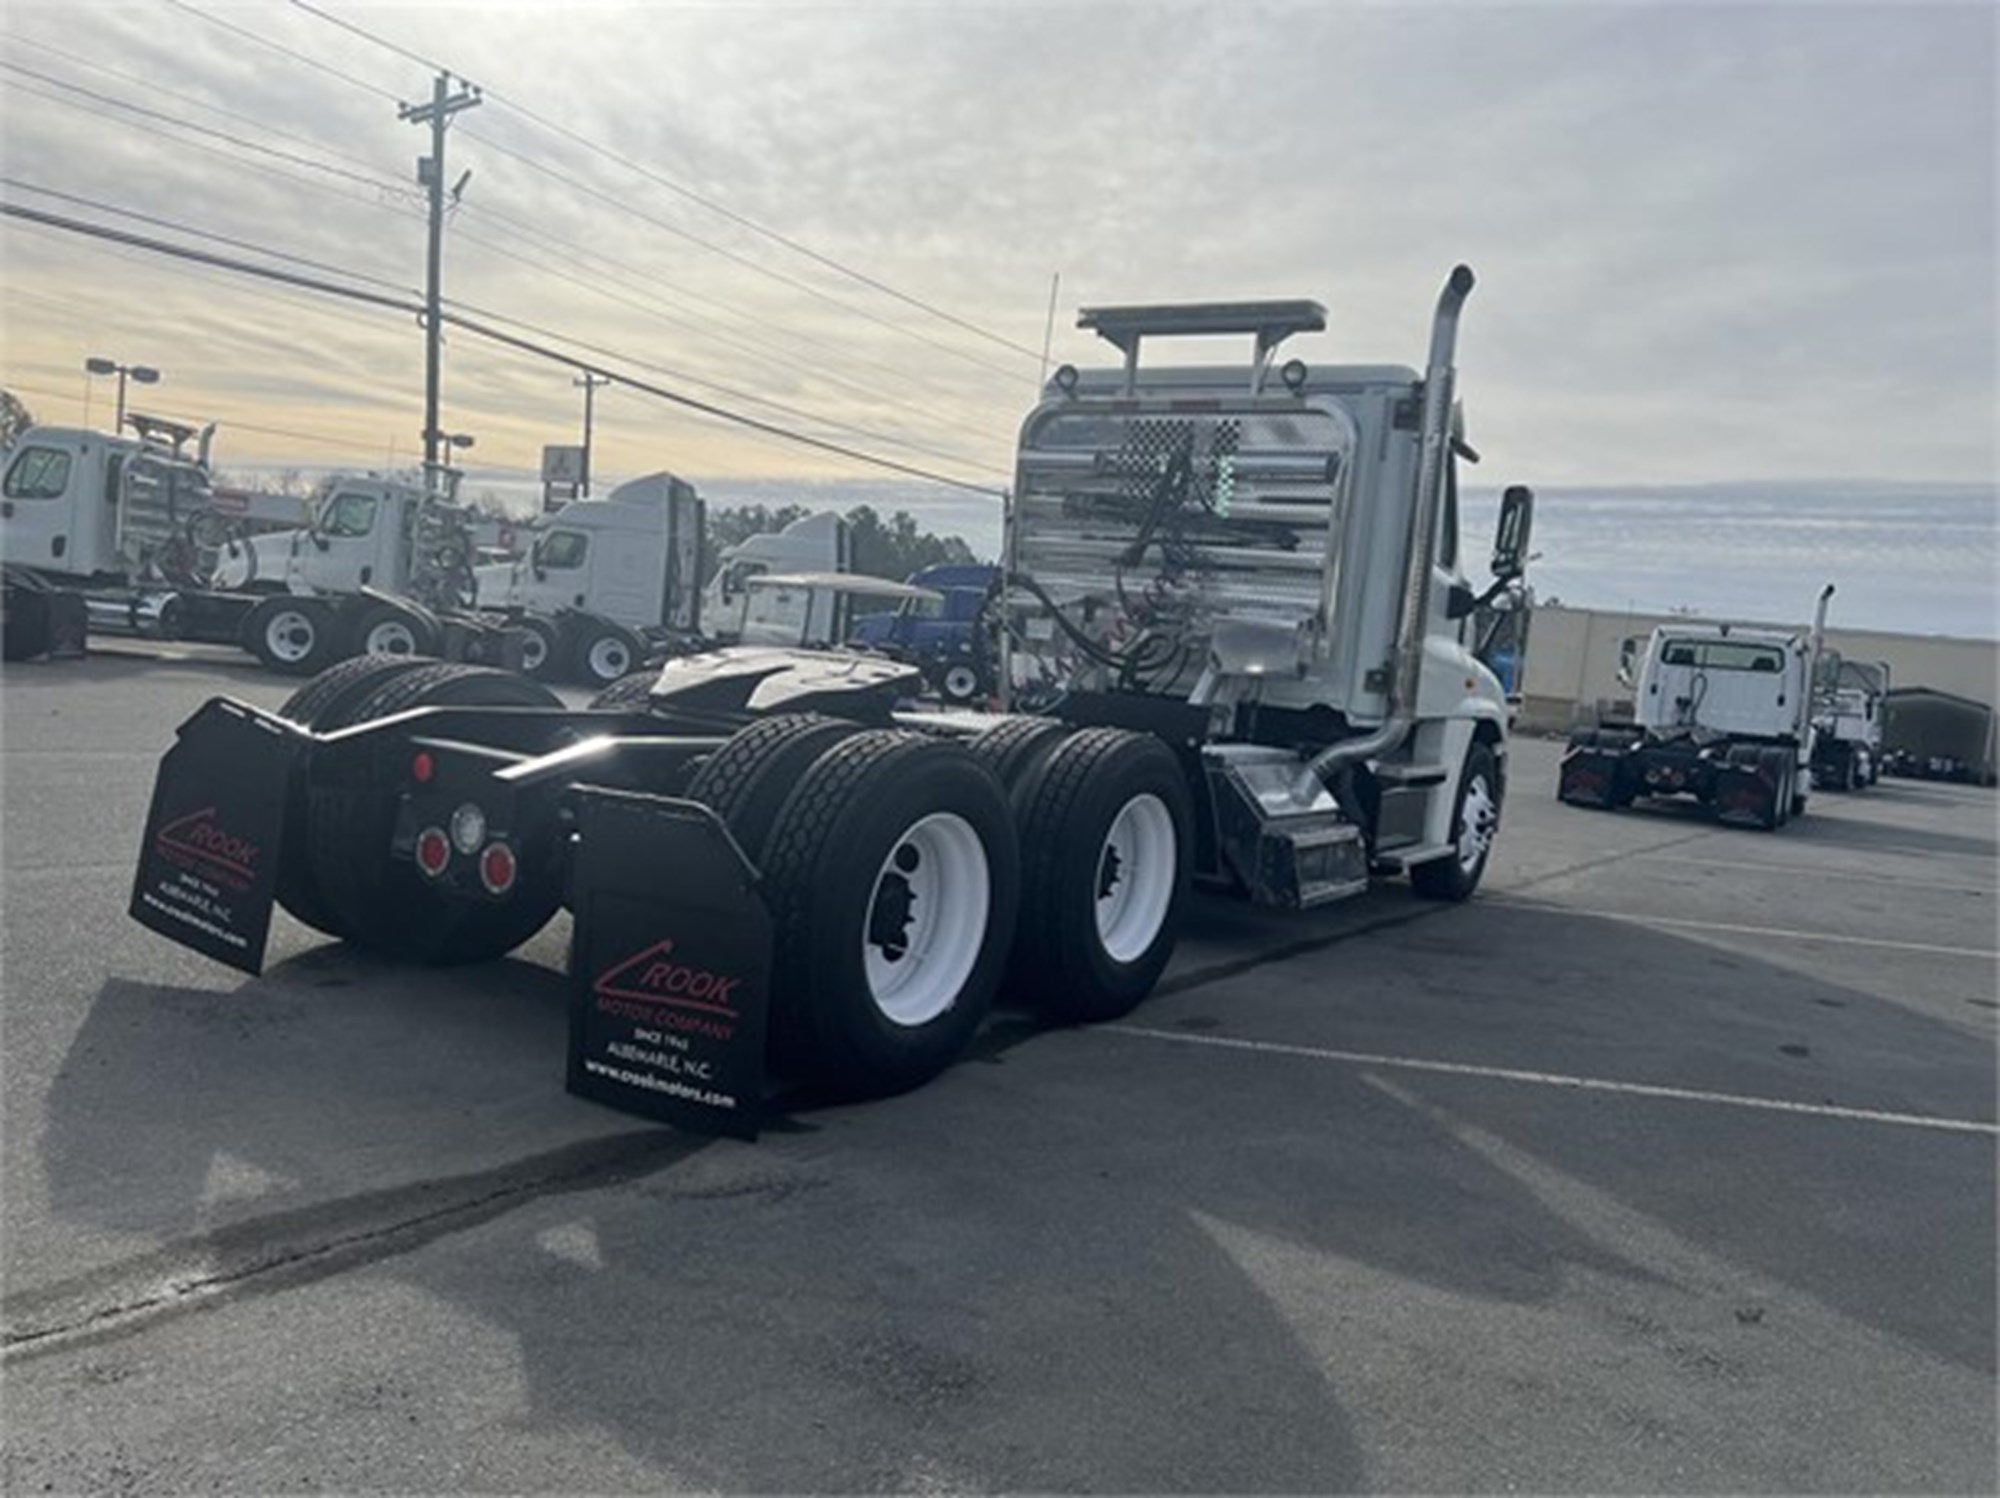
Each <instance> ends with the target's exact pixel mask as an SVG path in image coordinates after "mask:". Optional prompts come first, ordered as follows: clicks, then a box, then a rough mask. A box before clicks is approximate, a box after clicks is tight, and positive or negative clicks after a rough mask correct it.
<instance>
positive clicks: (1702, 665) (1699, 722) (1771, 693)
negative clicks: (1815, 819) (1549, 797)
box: [1556, 586, 1833, 831]
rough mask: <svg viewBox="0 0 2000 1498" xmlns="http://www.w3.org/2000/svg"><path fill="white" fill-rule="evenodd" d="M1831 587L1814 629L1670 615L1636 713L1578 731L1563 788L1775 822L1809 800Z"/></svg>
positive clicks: (1648, 653) (1576, 796)
mask: <svg viewBox="0 0 2000 1498" xmlns="http://www.w3.org/2000/svg"><path fill="white" fill-rule="evenodd" d="M1832 596H1833V588H1832V587H1831V586H1829V587H1828V588H1827V589H1826V590H1825V592H1823V593H1821V594H1820V599H1819V611H1818V615H1817V617H1816V618H1815V621H1814V624H1813V629H1812V633H1811V634H1810V635H1806V634H1801V633H1798V632H1795V631H1791V630H1781V629H1768V628H1758V627H1756V626H1754V625H1742V624H1693V623H1687V624H1667V625H1662V626H1660V628H1658V629H1656V630H1654V631H1653V633H1652V636H1651V638H1650V639H1649V640H1648V641H1647V642H1646V647H1645V652H1644V655H1643V657H1642V658H1641V659H1640V660H1639V661H1638V663H1637V670H1636V675H1635V674H1634V672H1633V670H1632V668H1631V667H1629V666H1624V665H1621V667H1620V679H1621V680H1623V681H1624V682H1625V683H1626V684H1627V685H1628V686H1630V687H1631V688H1632V690H1633V714H1632V720H1631V721H1630V722H1627V723H1610V724H1605V725H1603V726H1600V727H1597V728H1586V729H1579V730H1578V731H1577V732H1575V733H1573V734H1571V735H1570V740H1569V746H1568V748H1567V749H1566V750H1565V751H1564V753H1563V761H1562V771H1561V777H1560V779H1559V781H1558V784H1557V792H1556V793H1557V796H1558V797H1559V798H1560V799H1561V800H1563V801H1565V802H1567V803H1568V804H1570V805H1572V806H1586V807H1598V808H1603V809H1617V808H1620V807H1626V806H1630V805H1631V804H1632V803H1633V802H1634V801H1636V800H1638V799H1639V798H1641V797H1670V796H1672V797H1682V796H1684V797H1692V798H1693V799H1694V800H1696V801H1698V802H1699V803H1701V805H1702V806H1704V807H1706V808H1707V809H1708V810H1709V811H1711V812H1713V813H1714V814H1715V816H1716V817H1717V819H1718V820H1720V821H1723V822H1726V823H1731V824H1734V825H1737V826H1748V827H1760V828H1763V829H1764V830H1766V831H1771V830H1775V829H1776V828H1779V827H1782V826H1783V825H1784V824H1785V823H1786V822H1788V821H1790V820H1791V819H1792V818H1793V817H1796V816H1801V815H1803V814H1804V812H1805V809H1806V797H1807V791H1808V788H1809V786H1810V784H1811V776H1810V773H1809V772H1810V769H1811V764H1812V755H1813V700H1814V697H1813V682H1814V680H1815V672H1816V662H1817V658H1818V652H1819V646H1820V641H1821V640H1822V638H1823V637H1824V634H1825V628H1826V605H1827V601H1828V599H1830V598H1831V597H1832Z"/></svg>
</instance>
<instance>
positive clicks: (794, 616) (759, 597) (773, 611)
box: [743, 585, 812, 645]
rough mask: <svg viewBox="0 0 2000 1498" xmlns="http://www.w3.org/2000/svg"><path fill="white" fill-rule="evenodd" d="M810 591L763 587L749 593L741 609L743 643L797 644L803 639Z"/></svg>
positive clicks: (810, 600) (810, 595) (809, 607)
mask: <svg viewBox="0 0 2000 1498" xmlns="http://www.w3.org/2000/svg"><path fill="white" fill-rule="evenodd" d="M811 610H812V590H811V589H809V588H791V587H784V586H776V587H774V586H770V585H765V586H761V587H755V588H752V589H751V590H750V599H749V602H748V603H746V604H745V605H744V607H743V643H744V644H746V645H796V644H798V643H799V642H800V641H802V640H804V639H805V634H806V620H807V617H808V615H809V614H810V613H811Z"/></svg>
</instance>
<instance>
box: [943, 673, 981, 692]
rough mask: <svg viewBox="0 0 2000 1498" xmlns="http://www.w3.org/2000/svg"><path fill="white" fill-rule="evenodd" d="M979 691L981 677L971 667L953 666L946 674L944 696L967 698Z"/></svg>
mask: <svg viewBox="0 0 2000 1498" xmlns="http://www.w3.org/2000/svg"><path fill="white" fill-rule="evenodd" d="M978 690H979V677H978V675H977V673H975V672H974V671H973V669H972V667H970V666H953V667H952V668H951V669H950V670H949V671H947V672H945V673H944V694H945V696H947V697H955V698H961V699H963V698H966V697H970V696H971V695H972V694H973V693H974V692H976V691H978Z"/></svg>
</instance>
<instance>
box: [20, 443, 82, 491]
mask: <svg viewBox="0 0 2000 1498" xmlns="http://www.w3.org/2000/svg"><path fill="white" fill-rule="evenodd" d="M68 484H69V454H68V453H66V452H64V451H63V450H62V449H61V448H59V447H30V448H26V449H23V451H22V453H21V455H20V456H19V457H18V458H16V459H15V460H14V461H13V462H12V463H10V464H9V465H8V467H7V482H6V485H5V493H6V495H7V497H8V498H9V499H61V498H62V492H63V490H64V489H65V488H66V487H67V486H68Z"/></svg>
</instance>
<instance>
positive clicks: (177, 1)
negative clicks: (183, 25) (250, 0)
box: [167, 0, 397, 101]
mask: <svg viewBox="0 0 2000 1498" xmlns="http://www.w3.org/2000/svg"><path fill="white" fill-rule="evenodd" d="M167 4H169V5H171V6H173V7H174V8H175V9H176V10H182V11H186V12H187V13H188V14H189V15H191V16H194V17H195V18H196V19H198V20H202V21H206V22H207V23H208V24H209V25H211V26H217V27H220V28H221V29H222V30H224V31H228V32H232V33H234V34H235V35H237V36H240V37H242V38H243V39H244V40H245V41H249V42H255V43H256V44H257V45H258V46H260V47H267V48H269V49H270V50H271V51H273V52H277V53H281V54H283V55H284V56H286V57H289V58H291V59H292V60H293V61H294V62H302V63H304V64H305V65H306V66H307V67H309V68H317V69H319V71H320V72H322V73H325V74H327V75H328V76H329V77H333V78H338V79H339V80H340V81H341V82H342V83H347V84H352V85H353V86H354V87H355V88H358V89H365V90H366V91H367V92H369V93H371V94H376V95H379V96H380V97H382V98H384V99H389V100H392V101H393V100H395V99H396V98H397V95H396V94H395V93H394V92H392V91H391V90H389V89H386V88H383V87H381V86H380V85H379V84H374V83H369V82H368V81H367V80H365V79H362V78H356V77H355V76H354V75H353V74H352V73H343V72H341V70H340V69H339V68H336V67H334V66H332V65H331V64H330V63H325V62H321V61H320V60H319V59H318V58H317V57H309V56H307V55H306V54H305V53H303V52H299V51H295V50H294V49H293V48H290V47H287V46H286V45H284V43H282V42H274V41H272V40H271V39H270V38H269V37H268V36H260V35H259V34H258V33H256V32H254V31H252V30H250V29H249V28H248V27H246V26H238V25H237V24H236V23H235V22H233V21H225V20H223V19H222V17H220V16H215V15H210V14H209V13H208V12H207V11H205V10H201V9H199V8H197V7H195V6H192V5H189V4H188V3H187V0H167Z"/></svg>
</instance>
